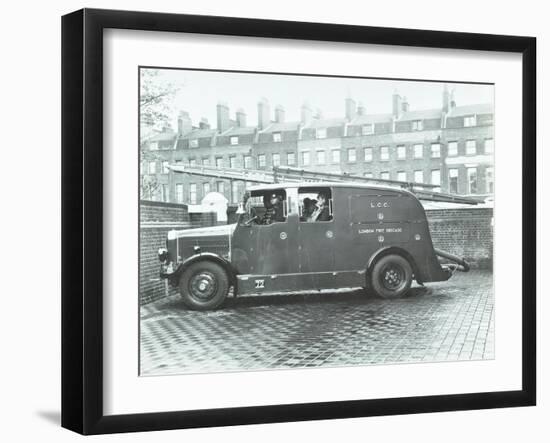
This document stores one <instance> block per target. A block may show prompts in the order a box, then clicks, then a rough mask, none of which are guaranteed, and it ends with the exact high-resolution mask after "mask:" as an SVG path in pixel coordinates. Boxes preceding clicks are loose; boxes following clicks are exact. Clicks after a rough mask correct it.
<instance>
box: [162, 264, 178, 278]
mask: <svg viewBox="0 0 550 443" xmlns="http://www.w3.org/2000/svg"><path fill="white" fill-rule="evenodd" d="M180 268H181V264H180V265H176V266H175V265H174V264H173V263H172V262H170V263H168V264H166V263H161V265H160V269H159V275H160V278H166V279H169V280H172V279H174V278H175V277H177V276H178V274H179V270H180Z"/></svg>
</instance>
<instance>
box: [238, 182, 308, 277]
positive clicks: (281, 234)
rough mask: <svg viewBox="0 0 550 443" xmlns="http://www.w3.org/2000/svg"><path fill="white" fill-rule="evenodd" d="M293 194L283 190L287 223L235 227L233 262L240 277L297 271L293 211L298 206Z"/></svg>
mask: <svg viewBox="0 0 550 443" xmlns="http://www.w3.org/2000/svg"><path fill="white" fill-rule="evenodd" d="M279 192H283V191H282V190H281V191H279ZM292 194H293V193H292V190H289V192H287V191H286V190H285V191H284V195H285V199H284V201H283V204H284V211H283V213H284V218H285V219H284V221H279V222H274V223H271V224H268V225H261V224H257V223H251V224H239V225H238V226H237V227H236V229H235V233H234V235H233V237H232V245H231V255H232V258H231V262H232V263H233V266H234V267H235V268H236V269H237V272H238V274H248V275H280V274H290V273H295V272H298V260H297V254H296V248H297V245H296V237H297V228H298V215H297V213H296V211H294V212H293V211H292V209H291V208H292V207H293V206H295V204H294V203H293V199H292ZM294 194H295V192H294Z"/></svg>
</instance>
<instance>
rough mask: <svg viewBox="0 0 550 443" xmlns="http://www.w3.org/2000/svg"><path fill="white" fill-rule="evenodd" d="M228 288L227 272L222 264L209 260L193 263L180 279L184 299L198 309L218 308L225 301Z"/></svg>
mask: <svg viewBox="0 0 550 443" xmlns="http://www.w3.org/2000/svg"><path fill="white" fill-rule="evenodd" d="M228 290H229V278H228V277H227V273H226V272H225V270H224V269H223V268H222V267H221V266H220V265H218V264H217V263H213V262H209V261H201V262H196V263H193V264H191V265H190V266H189V267H188V268H187V269H186V270H185V271H184V272H183V274H182V275H181V277H180V281H179V292H180V295H181V299H182V301H183V302H184V303H185V305H186V306H187V307H188V308H189V309H193V310H196V311H208V310H212V309H216V308H217V307H219V306H220V305H221V304H222V303H223V302H224V300H225V297H226V296H227V292H228Z"/></svg>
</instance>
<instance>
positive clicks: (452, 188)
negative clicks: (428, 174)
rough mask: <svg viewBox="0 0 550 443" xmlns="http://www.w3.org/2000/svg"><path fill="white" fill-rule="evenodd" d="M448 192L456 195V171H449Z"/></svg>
mask: <svg viewBox="0 0 550 443" xmlns="http://www.w3.org/2000/svg"><path fill="white" fill-rule="evenodd" d="M449 192H450V193H451V194H458V169H455V168H453V169H449Z"/></svg>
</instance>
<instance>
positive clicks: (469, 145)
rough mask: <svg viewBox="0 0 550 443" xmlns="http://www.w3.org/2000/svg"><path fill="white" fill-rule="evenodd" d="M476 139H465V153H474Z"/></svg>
mask: <svg viewBox="0 0 550 443" xmlns="http://www.w3.org/2000/svg"><path fill="white" fill-rule="evenodd" d="M476 153H477V152H476V141H475V140H467V141H466V155H476Z"/></svg>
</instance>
